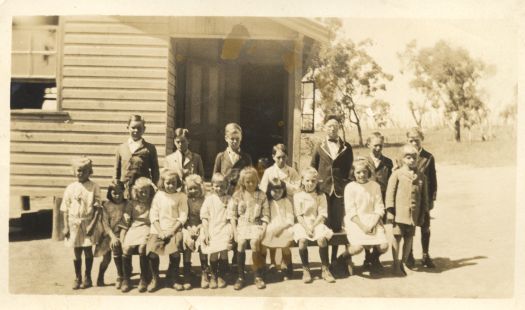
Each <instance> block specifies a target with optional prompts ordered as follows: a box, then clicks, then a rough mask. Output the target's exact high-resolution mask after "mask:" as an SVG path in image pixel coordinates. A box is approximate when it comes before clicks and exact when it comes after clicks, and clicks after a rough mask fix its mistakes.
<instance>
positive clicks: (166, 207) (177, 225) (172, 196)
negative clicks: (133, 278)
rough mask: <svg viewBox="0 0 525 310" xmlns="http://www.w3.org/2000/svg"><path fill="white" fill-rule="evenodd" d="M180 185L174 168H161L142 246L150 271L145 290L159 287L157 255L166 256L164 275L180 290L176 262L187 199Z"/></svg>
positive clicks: (180, 243)
mask: <svg viewBox="0 0 525 310" xmlns="http://www.w3.org/2000/svg"><path fill="white" fill-rule="evenodd" d="M181 187H182V180H181V179H180V177H179V174H178V173H177V171H176V170H170V169H163V170H162V172H161V174H160V178H159V183H158V185H157V188H158V191H157V193H156V194H155V197H153V201H152V203H151V211H150V214H149V219H150V222H151V229H150V236H149V238H148V243H147V246H146V253H147V255H148V258H149V265H150V268H151V273H152V279H151V283H150V285H149V286H148V291H149V292H154V291H156V290H158V289H159V284H160V283H159V282H160V281H159V263H160V259H159V255H169V260H170V263H169V267H168V271H167V273H166V275H167V278H168V279H169V280H170V281H173V283H174V285H173V288H175V289H176V290H178V291H180V290H183V286H182V284H181V283H180V281H179V264H180V254H181V253H182V226H183V225H184V223H186V221H187V220H188V198H187V196H186V193H184V192H182V191H180V189H181Z"/></svg>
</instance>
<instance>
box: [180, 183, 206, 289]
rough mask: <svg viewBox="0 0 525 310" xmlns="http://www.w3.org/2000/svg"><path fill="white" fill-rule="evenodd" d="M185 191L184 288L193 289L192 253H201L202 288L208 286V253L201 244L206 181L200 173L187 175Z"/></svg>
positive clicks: (183, 236) (183, 235)
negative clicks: (186, 215) (203, 250)
mask: <svg viewBox="0 0 525 310" xmlns="http://www.w3.org/2000/svg"><path fill="white" fill-rule="evenodd" d="M184 181H185V183H186V184H185V186H184V188H185V191H186V194H187V195H188V220H187V221H186V224H185V225H184V227H183V228H182V238H183V240H184V253H183V258H184V280H185V282H184V289H185V290H189V289H191V281H190V279H191V276H192V273H191V255H192V253H193V252H198V253H199V259H200V262H201V288H208V286H209V283H208V281H209V280H208V255H206V254H204V253H202V249H201V244H202V239H203V233H202V220H201V209H202V204H203V203H204V183H203V181H202V178H201V176H200V175H198V174H190V175H188V176H187V177H186V179H185V180H184Z"/></svg>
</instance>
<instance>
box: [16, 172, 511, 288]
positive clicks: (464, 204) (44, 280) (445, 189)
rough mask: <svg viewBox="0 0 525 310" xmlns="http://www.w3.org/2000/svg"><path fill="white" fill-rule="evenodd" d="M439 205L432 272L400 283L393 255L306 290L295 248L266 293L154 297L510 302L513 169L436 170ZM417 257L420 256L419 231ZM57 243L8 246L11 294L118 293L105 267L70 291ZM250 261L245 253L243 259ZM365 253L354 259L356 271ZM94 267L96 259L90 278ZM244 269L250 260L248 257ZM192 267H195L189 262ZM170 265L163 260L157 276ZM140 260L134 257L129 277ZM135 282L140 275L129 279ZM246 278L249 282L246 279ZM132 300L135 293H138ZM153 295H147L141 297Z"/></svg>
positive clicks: (67, 265)
mask: <svg viewBox="0 0 525 310" xmlns="http://www.w3.org/2000/svg"><path fill="white" fill-rule="evenodd" d="M437 172H438V180H439V188H438V200H437V202H436V205H435V209H434V210H433V211H432V213H431V214H432V218H433V220H432V239H431V251H430V252H431V255H432V256H433V258H434V262H435V264H436V266H437V268H436V269H434V270H428V269H421V268H418V269H417V270H415V271H409V274H408V276H407V277H405V278H394V277H392V276H391V274H390V271H389V268H388V267H389V266H390V265H391V262H392V258H391V252H390V251H389V252H387V253H386V254H385V255H383V256H382V261H383V264H384V265H385V266H386V267H387V268H386V272H385V275H384V276H383V277H382V278H380V279H371V278H369V277H368V275H367V273H364V274H358V275H355V276H352V277H350V278H342V279H337V281H336V283H334V284H327V283H325V282H324V281H323V280H319V279H317V280H315V281H314V283H312V284H303V283H302V282H301V280H300V277H301V272H300V265H299V262H300V260H299V257H298V252H297V249H294V250H293V251H292V252H293V255H294V257H293V260H294V262H295V263H296V264H295V268H296V269H295V279H293V280H291V281H288V282H276V283H269V284H268V286H267V288H266V289H265V290H257V288H255V286H253V285H248V286H247V287H246V288H244V289H243V290H241V291H234V290H233V287H232V286H228V287H227V288H225V289H216V290H210V289H206V290H205V289H200V288H196V289H193V290H190V291H184V292H176V291H174V290H172V289H168V288H163V289H161V290H159V291H158V292H156V293H154V294H155V295H160V296H162V295H178V296H237V297H247V296H259V297H261V296H266V297H284V296H286V297H306V296H308V297H312V296H317V297H325V296H326V297H419V298H428V297H463V298H477V297H482V298H507V297H511V296H512V295H513V283H514V231H515V225H514V223H515V207H516V203H515V183H516V182H515V180H516V177H515V167H514V166H507V167H491V168H475V167H469V166H449V165H447V166H445V165H441V166H438V167H437ZM415 241H416V242H415V247H414V252H415V255H416V258H419V257H420V256H421V255H420V253H421V246H420V242H419V233H418V235H416V239H415ZM70 251H71V250H70V249H66V248H65V247H64V246H63V243H62V242H56V241H52V240H50V239H41V240H30V241H16V242H10V244H9V290H10V292H11V293H13V294H78V295H122V293H120V292H119V291H117V290H115V288H114V287H113V286H112V284H113V282H114V279H115V274H116V272H115V268H114V266H113V265H111V266H110V268H109V270H108V272H107V275H106V283H109V285H110V286H107V287H103V288H98V287H94V288H90V289H86V290H79V291H72V290H71V288H70V286H71V284H72V280H73V277H74V273H73V264H72V253H70ZM247 256H248V257H249V256H250V254H248V255H247ZM310 258H311V261H312V262H313V264H312V265H313V267H315V268H314V275H319V273H320V272H319V268H318V267H319V264H318V262H319V255H318V252H317V249H316V248H311V249H310ZM362 261H363V255H362V254H361V255H359V256H357V257H355V258H354V262H355V263H356V264H357V265H358V266H360V265H361V262H362ZM98 262H99V260H98V259H97V260H96V261H95V265H94V268H93V278H96V273H97V271H98ZM248 263H251V260H250V259H249V258H248ZM194 265H195V266H198V263H197V259H196V257H194ZM166 267H167V262H166V258H161V270H164V269H165V268H166ZM138 269H139V267H138V260H137V259H136V258H134V271H135V272H137V271H138ZM133 279H134V280H135V281H134V284H135V285H136V284H137V281H138V280H137V279H138V275H135V276H134V277H133ZM250 279H251V277H250ZM128 294H129V295H140V293H138V292H137V290H136V289H133V290H132V291H131V292H129V293H128ZM144 295H151V294H148V293H146V294H144Z"/></svg>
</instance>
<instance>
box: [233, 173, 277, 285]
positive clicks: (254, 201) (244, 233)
mask: <svg viewBox="0 0 525 310" xmlns="http://www.w3.org/2000/svg"><path fill="white" fill-rule="evenodd" d="M258 184H259V177H258V175H257V170H256V169H255V168H253V167H246V168H244V169H242V170H241V173H240V177H239V183H238V185H237V190H236V191H235V194H233V197H232V199H231V200H230V203H229V205H228V209H229V215H228V218H229V220H230V223H231V224H232V228H233V238H234V240H235V241H236V242H237V251H238V252H237V253H238V259H237V272H238V278H237V281H236V282H235V285H234V287H233V288H234V289H235V290H240V289H241V288H242V287H243V286H244V282H245V280H244V265H245V261H246V252H245V251H246V247H247V244H248V242H249V243H250V248H251V250H252V260H253V271H254V273H255V285H256V286H257V288H258V289H263V288H265V287H266V284H265V283H264V280H263V278H262V276H263V275H262V271H263V268H264V260H265V255H264V252H263V251H264V249H263V248H262V247H261V240H262V238H263V236H264V233H265V231H266V226H267V225H268V221H269V219H270V208H269V206H268V200H267V199H266V194H265V193H263V192H262V191H261V190H260V189H259V188H258V187H257V186H258Z"/></svg>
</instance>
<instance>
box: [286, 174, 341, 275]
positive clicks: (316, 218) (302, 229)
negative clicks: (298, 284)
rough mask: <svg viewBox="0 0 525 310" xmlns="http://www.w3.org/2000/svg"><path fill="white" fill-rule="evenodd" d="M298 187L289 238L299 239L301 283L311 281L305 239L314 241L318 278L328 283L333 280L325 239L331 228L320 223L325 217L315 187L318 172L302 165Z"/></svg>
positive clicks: (323, 200)
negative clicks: (294, 220)
mask: <svg viewBox="0 0 525 310" xmlns="http://www.w3.org/2000/svg"><path fill="white" fill-rule="evenodd" d="M301 189H302V191H300V192H299V193H297V194H295V195H294V197H293V201H294V203H293V204H294V210H295V216H296V217H297V222H298V223H297V224H295V225H294V226H293V238H294V240H295V241H296V242H299V255H300V256H301V262H302V264H303V282H304V283H311V282H312V276H311V275H310V267H309V263H308V240H310V241H316V242H317V245H318V246H319V256H320V257H321V264H322V267H321V270H322V277H323V279H325V281H327V282H329V283H333V282H335V279H334V277H333V275H332V273H331V272H330V270H328V240H330V239H331V238H332V236H333V234H334V233H333V231H332V230H331V229H330V228H328V227H327V226H326V225H325V224H324V222H325V221H326V218H327V216H328V210H327V203H326V196H325V195H324V194H323V193H322V192H321V191H320V190H319V187H318V173H317V170H315V169H314V168H312V167H309V168H306V169H305V170H304V171H303V173H302V175H301Z"/></svg>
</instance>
